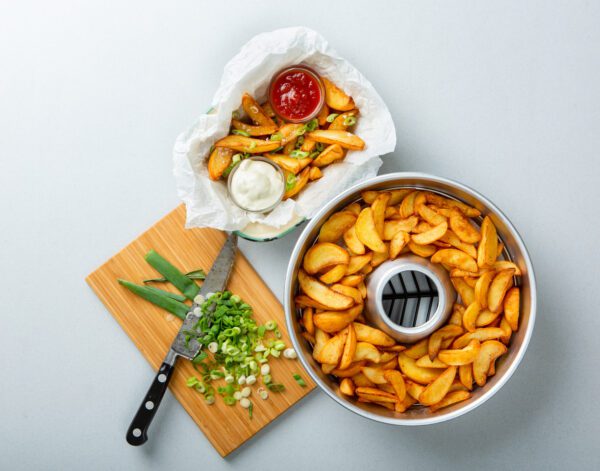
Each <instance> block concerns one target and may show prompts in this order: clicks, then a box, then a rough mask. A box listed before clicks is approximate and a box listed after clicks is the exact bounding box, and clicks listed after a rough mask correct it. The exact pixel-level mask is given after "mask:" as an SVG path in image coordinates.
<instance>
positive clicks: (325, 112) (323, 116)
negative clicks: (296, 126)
mask: <svg viewBox="0 0 600 471" xmlns="http://www.w3.org/2000/svg"><path fill="white" fill-rule="evenodd" d="M330 114H331V113H330V110H329V106H327V103H324V104H323V108H321V111H319V114H318V115H317V120H318V121H319V126H326V125H327V124H328V123H327V117H328V116H329V115H330Z"/></svg>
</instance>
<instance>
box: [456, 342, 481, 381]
mask: <svg viewBox="0 0 600 471" xmlns="http://www.w3.org/2000/svg"><path fill="white" fill-rule="evenodd" d="M480 348H481V347H480ZM458 378H459V379H460V382H461V383H462V385H463V386H464V387H465V388H467V389H468V390H469V391H471V390H472V389H473V365H471V364H470V363H469V364H467V365H461V366H459V367H458Z"/></svg>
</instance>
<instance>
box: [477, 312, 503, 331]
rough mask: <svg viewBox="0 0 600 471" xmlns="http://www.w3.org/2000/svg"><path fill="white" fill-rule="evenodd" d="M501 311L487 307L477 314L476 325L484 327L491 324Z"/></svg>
mask: <svg viewBox="0 0 600 471" xmlns="http://www.w3.org/2000/svg"><path fill="white" fill-rule="evenodd" d="M500 314H501V312H492V311H490V310H489V309H484V310H483V311H481V312H480V313H479V315H478V316H477V320H476V321H475V326H476V327H486V326H488V325H490V324H493V323H494V321H495V320H496V319H498V316H500Z"/></svg>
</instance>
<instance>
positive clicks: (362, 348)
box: [352, 332, 381, 363]
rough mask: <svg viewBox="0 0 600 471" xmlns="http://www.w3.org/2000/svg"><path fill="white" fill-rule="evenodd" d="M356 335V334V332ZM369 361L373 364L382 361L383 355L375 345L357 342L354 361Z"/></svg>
mask: <svg viewBox="0 0 600 471" xmlns="http://www.w3.org/2000/svg"><path fill="white" fill-rule="evenodd" d="M355 333H356V332H355ZM361 360H369V361H370V362H372V363H379V362H380V361H381V353H379V350H377V347H375V346H374V345H373V344H370V343H369V342H356V349H355V351H354V356H353V357H352V361H361Z"/></svg>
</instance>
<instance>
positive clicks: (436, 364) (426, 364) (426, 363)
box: [417, 355, 449, 368]
mask: <svg viewBox="0 0 600 471" xmlns="http://www.w3.org/2000/svg"><path fill="white" fill-rule="evenodd" d="M417 366H420V367H421V368H448V366H449V365H448V364H446V363H444V362H443V361H441V360H440V359H439V358H435V359H434V360H431V359H430V358H429V355H423V356H422V357H421V358H419V359H418V360H417Z"/></svg>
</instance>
